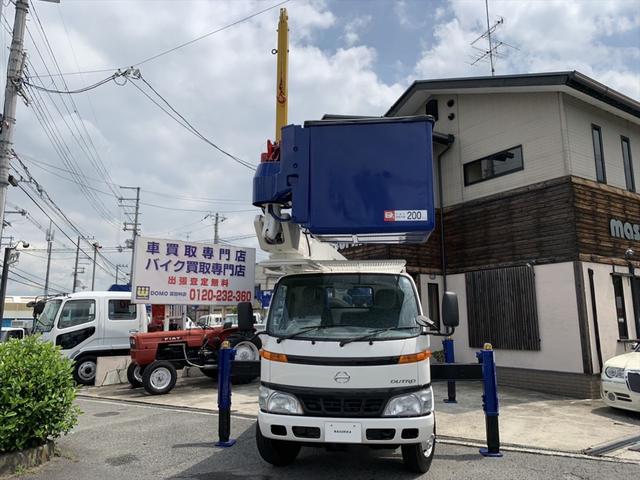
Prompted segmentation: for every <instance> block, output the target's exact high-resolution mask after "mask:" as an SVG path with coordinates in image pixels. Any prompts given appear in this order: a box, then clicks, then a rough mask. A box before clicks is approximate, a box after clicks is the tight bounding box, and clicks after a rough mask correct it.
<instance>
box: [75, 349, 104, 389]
mask: <svg viewBox="0 0 640 480" xmlns="http://www.w3.org/2000/svg"><path fill="white" fill-rule="evenodd" d="M97 368H98V358H97V357H96V356H94V355H84V356H82V357H80V358H78V359H76V361H75V363H74V365H73V379H74V380H75V381H76V383H78V384H80V385H93V384H95V382H96V369H97Z"/></svg>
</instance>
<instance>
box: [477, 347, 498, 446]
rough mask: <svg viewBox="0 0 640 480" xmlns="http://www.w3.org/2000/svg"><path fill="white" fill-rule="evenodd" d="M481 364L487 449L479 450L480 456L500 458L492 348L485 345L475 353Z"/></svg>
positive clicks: (496, 381) (496, 389) (495, 378)
mask: <svg viewBox="0 0 640 480" xmlns="http://www.w3.org/2000/svg"><path fill="white" fill-rule="evenodd" d="M476 356H477V357H478V361H479V362H480V363H481V364H482V391H483V395H482V409H483V410H484V416H485V425H486V432H487V448H481V449H480V454H481V455H483V456H485V457H501V456H502V453H500V429H499V426H498V414H499V411H498V410H499V407H498V379H497V377H496V362H495V356H494V351H493V347H492V346H491V344H490V343H485V344H484V348H483V349H482V350H481V351H479V352H477V353H476Z"/></svg>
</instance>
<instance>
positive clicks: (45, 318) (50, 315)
mask: <svg viewBox="0 0 640 480" xmlns="http://www.w3.org/2000/svg"><path fill="white" fill-rule="evenodd" d="M60 305H62V300H49V301H48V302H47V303H46V304H45V306H44V310H42V313H41V314H40V316H39V317H38V319H37V320H36V321H35V323H34V325H33V331H34V333H44V332H50V331H51V329H52V328H53V322H54V320H55V319H56V315H57V314H58V310H60Z"/></svg>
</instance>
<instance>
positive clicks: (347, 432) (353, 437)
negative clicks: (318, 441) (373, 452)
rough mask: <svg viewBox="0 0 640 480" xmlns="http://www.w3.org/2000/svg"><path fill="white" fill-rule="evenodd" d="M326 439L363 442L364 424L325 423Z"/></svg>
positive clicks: (327, 440) (340, 441)
mask: <svg viewBox="0 0 640 480" xmlns="http://www.w3.org/2000/svg"><path fill="white" fill-rule="evenodd" d="M324 441H325V442H336V443H361V442H362V425H360V424H359V423H325V424H324Z"/></svg>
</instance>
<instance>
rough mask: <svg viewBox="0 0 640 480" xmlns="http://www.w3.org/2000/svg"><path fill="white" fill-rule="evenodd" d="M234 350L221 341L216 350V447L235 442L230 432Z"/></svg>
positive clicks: (227, 343) (227, 445) (228, 445)
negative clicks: (218, 349)
mask: <svg viewBox="0 0 640 480" xmlns="http://www.w3.org/2000/svg"><path fill="white" fill-rule="evenodd" d="M235 356H236V351H235V349H233V348H230V346H229V342H228V341H226V340H225V341H224V342H222V346H221V347H220V351H219V352H218V441H217V442H216V447H222V448H226V447H231V446H232V445H233V444H235V443H236V441H235V439H233V438H229V436H230V434H231V365H233V359H234V358H235Z"/></svg>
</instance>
